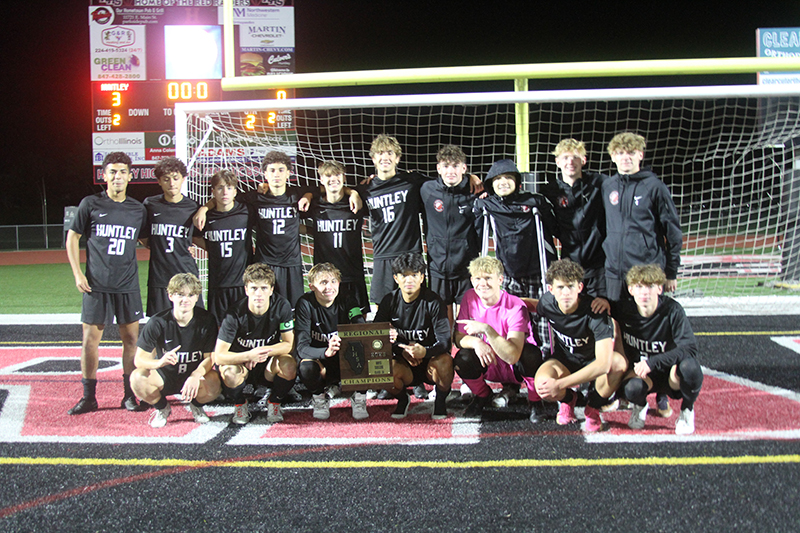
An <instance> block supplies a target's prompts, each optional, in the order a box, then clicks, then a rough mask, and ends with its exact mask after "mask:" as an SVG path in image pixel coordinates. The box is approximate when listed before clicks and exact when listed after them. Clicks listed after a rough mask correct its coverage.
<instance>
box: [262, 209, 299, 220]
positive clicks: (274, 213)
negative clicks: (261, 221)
mask: <svg viewBox="0 0 800 533" xmlns="http://www.w3.org/2000/svg"><path fill="white" fill-rule="evenodd" d="M258 216H259V217H260V218H295V217H297V209H295V208H294V207H260V208H259V209H258Z"/></svg>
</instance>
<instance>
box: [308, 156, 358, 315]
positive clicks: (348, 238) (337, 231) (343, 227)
mask: <svg viewBox="0 0 800 533" xmlns="http://www.w3.org/2000/svg"><path fill="white" fill-rule="evenodd" d="M344 173H345V168H344V165H343V164H341V163H339V162H338V161H325V162H324V163H322V165H320V167H319V181H320V184H321V185H322V187H323V190H324V193H322V194H319V193H315V194H314V196H313V198H312V200H311V207H309V209H308V216H309V217H310V218H311V219H312V220H313V222H314V223H313V225H312V227H311V234H312V235H313V238H314V264H315V265H319V264H322V263H332V264H333V265H334V266H336V268H337V269H338V270H339V271H340V272H341V283H340V286H339V291H340V292H342V293H343V294H350V295H352V296H353V297H354V298H355V301H356V303H358V305H359V307H360V308H361V311H362V313H363V314H366V313H368V312H369V296H368V294H367V282H366V280H365V278H364V254H363V251H362V243H361V228H362V227H363V225H364V216H365V215H366V214H367V210H366V208H364V207H363V205H362V207H361V209H359V210H357V211H356V212H355V213H354V212H353V210H352V208H351V205H350V195H349V194H345V191H346V187H345V185H344V183H345V180H344ZM309 279H310V278H309Z"/></svg>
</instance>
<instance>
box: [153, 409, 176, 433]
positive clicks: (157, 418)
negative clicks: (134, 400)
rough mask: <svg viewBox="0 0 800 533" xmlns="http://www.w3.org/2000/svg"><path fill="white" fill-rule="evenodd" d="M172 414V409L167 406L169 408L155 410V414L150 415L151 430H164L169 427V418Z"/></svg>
mask: <svg viewBox="0 0 800 533" xmlns="http://www.w3.org/2000/svg"><path fill="white" fill-rule="evenodd" d="M171 412H172V407H170V406H169V404H167V406H166V407H165V408H163V409H153V412H152V413H151V414H150V427H151V428H163V427H164V426H166V425H167V417H169V414H170V413H171Z"/></svg>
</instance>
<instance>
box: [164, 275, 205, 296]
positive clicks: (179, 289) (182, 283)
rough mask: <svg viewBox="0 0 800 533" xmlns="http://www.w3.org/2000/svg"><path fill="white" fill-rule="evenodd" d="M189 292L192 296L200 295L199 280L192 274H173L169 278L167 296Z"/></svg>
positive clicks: (201, 287) (201, 288) (200, 286)
mask: <svg viewBox="0 0 800 533" xmlns="http://www.w3.org/2000/svg"><path fill="white" fill-rule="evenodd" d="M186 290H188V291H189V294H191V295H192V296H195V295H198V294H200V292H201V291H202V290H203V286H202V285H201V284H200V280H199V279H197V276H195V275H194V274H188V273H184V274H175V275H174V276H172V278H170V280H169V284H168V285H167V294H182V293H183V291H186Z"/></svg>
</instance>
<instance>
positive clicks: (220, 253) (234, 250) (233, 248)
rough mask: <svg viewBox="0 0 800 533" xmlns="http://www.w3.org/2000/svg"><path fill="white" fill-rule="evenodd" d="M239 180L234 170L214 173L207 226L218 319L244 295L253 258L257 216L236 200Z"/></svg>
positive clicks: (211, 296) (212, 301)
mask: <svg viewBox="0 0 800 533" xmlns="http://www.w3.org/2000/svg"><path fill="white" fill-rule="evenodd" d="M238 184H239V180H238V178H237V177H236V175H235V174H234V173H233V172H231V171H230V170H220V171H219V172H217V173H216V174H214V176H212V178H211V196H212V198H213V200H214V208H213V209H212V210H211V211H209V213H208V220H207V221H206V224H205V227H204V228H203V239H204V242H205V249H206V251H207V252H208V310H209V311H211V314H213V315H214V318H215V319H216V320H217V322H219V321H221V320H222V317H224V316H225V312H226V311H227V310H228V307H229V306H230V305H232V304H233V303H235V302H237V301H239V300H241V299H242V298H244V286H243V285H242V276H243V275H244V272H245V269H246V268H247V265H249V264H250V262H251V261H252V258H253V244H252V243H253V241H252V238H251V232H252V227H253V219H252V215H251V213H250V211H249V209H248V208H247V206H246V205H244V204H242V203H240V202H238V201H237V200H236V193H237V190H236V187H237V185H238ZM201 227H202V226H201Z"/></svg>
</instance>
